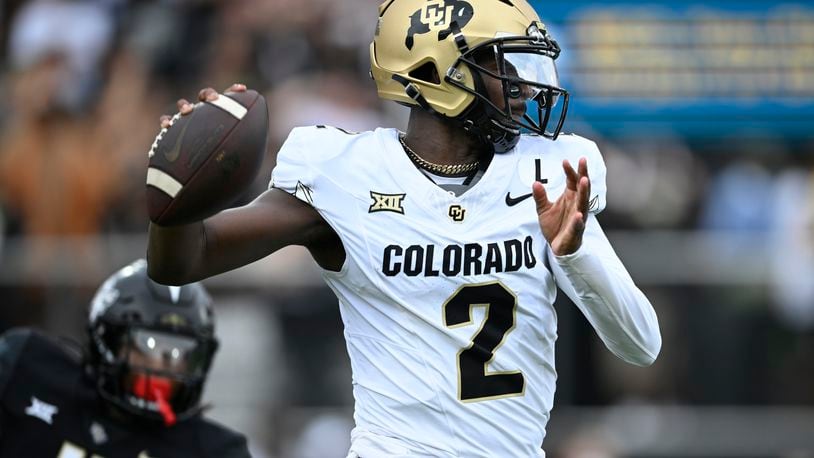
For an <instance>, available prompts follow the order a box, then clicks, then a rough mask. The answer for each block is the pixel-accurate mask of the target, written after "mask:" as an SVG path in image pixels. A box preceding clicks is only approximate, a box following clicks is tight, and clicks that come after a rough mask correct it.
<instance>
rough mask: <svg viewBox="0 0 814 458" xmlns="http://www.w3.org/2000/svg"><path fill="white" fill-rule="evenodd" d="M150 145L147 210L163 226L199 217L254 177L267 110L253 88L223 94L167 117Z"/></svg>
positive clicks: (216, 209) (263, 147)
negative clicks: (168, 123)
mask: <svg viewBox="0 0 814 458" xmlns="http://www.w3.org/2000/svg"><path fill="white" fill-rule="evenodd" d="M171 122H172V125H171V126H170V127H169V128H167V129H161V132H159V134H158V136H157V137H156V139H155V142H153V145H152V147H151V148H150V153H149V156H150V161H149V167H148V169H147V210H148V212H149V215H150V219H151V220H152V221H153V222H155V223H157V224H160V225H163V226H172V225H177V224H185V223H191V222H194V221H200V220H202V219H204V218H206V217H208V216H212V215H214V214H215V213H217V212H219V211H221V210H223V209H224V208H227V207H229V206H230V205H231V204H232V203H234V202H235V200H237V199H238V198H240V197H241V196H242V195H243V194H244V193H245V192H246V191H247V190H248V188H249V187H250V186H251V184H252V181H254V179H255V178H256V177H257V173H258V172H259V170H260V166H261V165H262V163H263V158H264V157H265V153H266V139H267V137H268V124H269V120H268V108H267V106H266V100H265V99H264V98H263V96H262V95H260V94H258V93H257V92H256V91H252V90H248V91H246V92H227V93H225V94H221V95H220V96H219V97H218V99H217V100H214V101H212V102H202V103H199V104H197V105H196V106H195V109H194V110H193V111H192V113H190V114H188V115H185V116H180V115H178V114H176V115H175V116H173V118H172V121H171Z"/></svg>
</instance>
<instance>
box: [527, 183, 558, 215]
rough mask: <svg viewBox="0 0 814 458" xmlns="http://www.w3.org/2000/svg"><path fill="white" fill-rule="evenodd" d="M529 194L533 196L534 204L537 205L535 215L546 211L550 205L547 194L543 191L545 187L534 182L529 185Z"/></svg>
mask: <svg viewBox="0 0 814 458" xmlns="http://www.w3.org/2000/svg"><path fill="white" fill-rule="evenodd" d="M531 194H532V196H534V202H535V203H536V204H537V214H538V215H540V214H542V213H543V212H544V211H546V210H547V209H548V208H549V207H551V205H553V204H552V203H551V201H550V200H548V194H547V193H546V191H545V186H543V184H542V183H540V182H539V181H535V182H534V183H532V185H531Z"/></svg>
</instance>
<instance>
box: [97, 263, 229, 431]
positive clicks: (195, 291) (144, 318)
mask: <svg viewBox="0 0 814 458" xmlns="http://www.w3.org/2000/svg"><path fill="white" fill-rule="evenodd" d="M88 333H89V337H90V355H89V364H88V367H89V371H90V373H91V374H92V376H93V377H94V378H95V380H96V385H97V389H98V391H99V393H100V395H101V396H102V398H103V399H104V400H105V401H107V402H109V403H110V404H112V405H114V406H116V407H118V408H120V409H122V410H124V411H125V412H128V413H130V414H133V415H135V416H136V417H137V418H140V419H146V420H151V421H161V422H163V423H164V424H165V425H167V426H171V425H172V424H174V423H175V422H176V421H182V420H185V419H187V418H190V417H191V416H193V415H195V414H196V413H198V412H199V411H200V407H199V402H200V399H201V394H202V391H203V387H204V383H205V381H206V376H207V373H208V371H209V367H210V365H211V363H212V359H213V357H214V355H215V352H216V351H217V348H218V342H217V339H216V338H215V322H214V314H213V311H212V300H211V298H210V296H209V294H207V292H206V290H205V289H204V287H203V286H202V285H200V284H198V283H193V284H189V285H185V286H180V287H176V286H164V285H160V284H158V283H156V282H154V281H152V280H151V279H150V278H149V277H148V276H147V262H146V261H145V260H143V259H140V260H137V261H135V262H133V263H132V264H130V265H128V266H126V267H124V268H122V269H121V270H119V271H118V272H116V273H115V274H113V275H111V276H110V277H109V278H108V279H107V280H106V281H105V282H104V283H103V284H102V286H101V287H100V288H99V290H98V291H97V292H96V295H95V296H94V298H93V302H92V303H91V307H90V320H89V325H88Z"/></svg>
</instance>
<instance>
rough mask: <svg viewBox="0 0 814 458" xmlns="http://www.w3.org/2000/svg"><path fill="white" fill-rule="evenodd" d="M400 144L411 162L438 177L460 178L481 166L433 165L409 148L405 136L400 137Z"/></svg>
mask: <svg viewBox="0 0 814 458" xmlns="http://www.w3.org/2000/svg"><path fill="white" fill-rule="evenodd" d="M399 143H401V146H402V147H403V148H404V151H405V152H406V153H407V157H409V158H410V160H411V161H413V162H414V163H415V164H416V165H417V166H419V167H421V168H422V169H425V170H427V171H429V172H432V173H434V174H436V175H441V176H448V177H454V176H460V175H463V174H465V173H469V172H471V171H473V170H475V169H477V168H478V165H479V164H480V161H475V162H470V163H468V164H433V163H432V162H430V161H427V160H425V159H423V158H421V156H419V155H418V154H416V152H415V151H413V150H412V148H410V147H409V146H407V143H405V142H404V136H402V135H399Z"/></svg>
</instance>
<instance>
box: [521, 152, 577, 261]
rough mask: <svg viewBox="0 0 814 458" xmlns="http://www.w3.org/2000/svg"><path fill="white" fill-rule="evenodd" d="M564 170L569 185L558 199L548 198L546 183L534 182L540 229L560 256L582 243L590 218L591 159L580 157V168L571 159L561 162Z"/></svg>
mask: <svg viewBox="0 0 814 458" xmlns="http://www.w3.org/2000/svg"><path fill="white" fill-rule="evenodd" d="M562 168H563V170H565V177H566V187H565V192H563V193H562V195H561V196H560V198H559V199H557V201H556V202H551V201H549V200H548V195H547V194H546V190H545V187H544V186H543V184H542V183H540V182H534V184H533V185H532V186H531V190H532V194H533V195H534V200H535V202H537V217H538V219H539V221H540V229H542V231H543V235H544V236H545V238H546V240H548V243H549V245H551V249H552V250H553V251H554V254H555V255H557V256H563V255H567V254H571V253H574V252H576V251H577V250H578V249H579V247H580V246H581V245H582V233H583V232H584V231H585V221H586V219H587V218H588V196H589V195H590V194H591V180H590V179H588V160H587V159H585V158H584V157H583V158H580V160H579V166H578V171H575V170H574V168H573V167H571V164H570V163H569V162H568V160H564V161H563V162H562Z"/></svg>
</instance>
